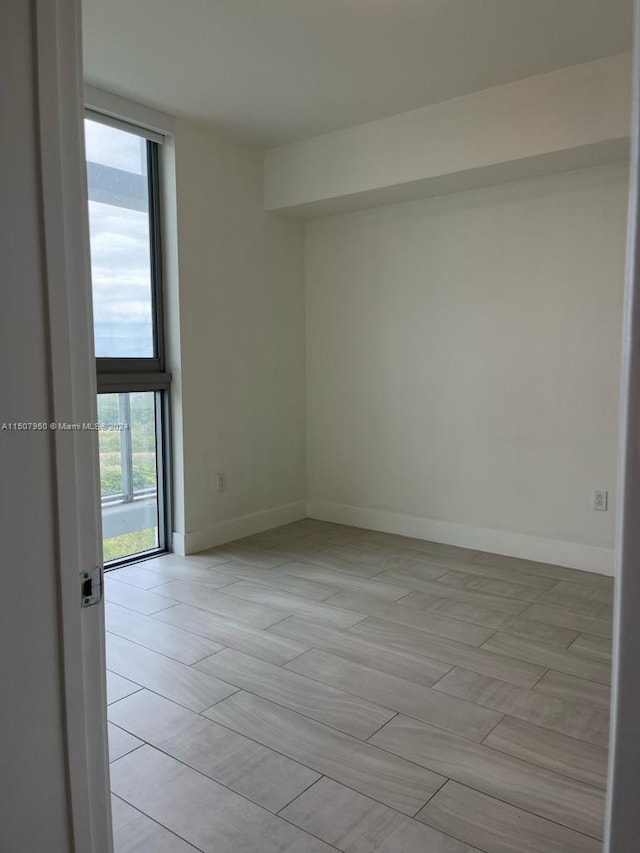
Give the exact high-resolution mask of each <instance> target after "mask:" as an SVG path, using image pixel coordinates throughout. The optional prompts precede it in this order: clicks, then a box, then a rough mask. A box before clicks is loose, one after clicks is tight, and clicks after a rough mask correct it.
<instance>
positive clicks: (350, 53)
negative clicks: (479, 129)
mask: <svg viewBox="0 0 640 853" xmlns="http://www.w3.org/2000/svg"><path fill="white" fill-rule="evenodd" d="M83 15H84V51H85V56H84V63H85V76H86V79H87V82H89V83H92V84H94V85H96V86H100V87H101V88H104V89H108V90H110V91H112V92H115V93H116V94H120V95H124V96H127V97H130V98H132V99H134V100H138V101H140V102H142V103H146V104H148V105H150V106H153V107H156V108H158V109H162V110H164V111H166V112H170V113H173V114H176V115H185V116H190V117H193V118H200V119H204V120H206V121H210V122H214V123H215V124H216V125H218V126H219V127H220V128H221V129H223V130H224V131H226V132H227V133H230V134H232V135H235V136H242V137H249V138H251V139H254V140H256V141H258V142H260V143H262V144H267V145H274V144H278V143H281V142H288V141H291V140H294V139H301V138H305V137H309V136H314V135H316V134H319V133H326V132H329V131H332V130H337V129H339V128H344V127H349V126H351V125H354V124H360V123H362V122H366V121H371V120H374V119H377V118H382V117H384V116H389V115H395V114H396V113H400V112H404V111H405V110H410V109H414V108H416V107H420V106H424V105H426V104H430V103H437V102H438V101H443V100H447V99H448V98H452V97H456V96H458V95H463V94H467V93H469V92H474V91H478V90H479V89H484V88H487V87H489V86H496V85H499V84H501V83H506V82H509V81H511V80H517V79H520V78H522V77H528V76H530V75H533V74H540V73H543V72H545V71H551V70H554V69H556V68H562V67H564V66H567V65H575V64H577V63H580V62H586V61H588V60H591V59H596V58H600V57H603V56H611V55H613V54H615V53H621V52H622V51H625V50H629V49H630V47H631V19H632V0H83Z"/></svg>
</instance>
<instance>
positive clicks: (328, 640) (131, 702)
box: [106, 519, 613, 853]
mask: <svg viewBox="0 0 640 853" xmlns="http://www.w3.org/2000/svg"><path fill="white" fill-rule="evenodd" d="M106 586H107V599H108V600H109V599H110V601H109V603H108V605H107V607H106V614H107V622H108V628H110V629H112V630H111V632H110V633H109V634H108V655H109V658H108V659H109V663H110V665H111V666H112V668H113V670H114V671H113V672H111V671H110V672H109V673H108V676H107V677H108V698H109V700H110V702H111V704H110V705H109V718H110V723H111V725H110V729H111V733H112V734H111V744H110V746H111V753H112V757H114V758H115V760H114V761H113V763H112V765H111V766H112V769H113V778H114V783H115V785H116V786H122V787H121V790H120V792H121V793H122V794H123V795H126V796H127V797H128V798H130V799H131V804H130V805H129V804H126V803H125V802H124V801H123V800H121V799H116V800H115V802H116V804H117V805H116V809H115V811H114V819H115V822H116V824H118V823H119V826H116V833H115V837H116V850H115V853H187V851H188V850H191V849H193V850H196V849H197V850H198V851H200V853H203V851H204V853H210V851H215V853H329V851H333V853H336V851H342V853H413V851H414V850H416V851H417V850H420V851H422V850H425V853H427V851H429V853H471V850H472V848H473V853H596V850H599V849H600V844H599V841H597V840H596V838H595V836H597V835H598V834H599V833H600V831H601V823H602V811H603V802H604V791H603V789H604V785H605V781H606V746H607V745H608V744H607V720H608V711H609V708H608V703H609V688H608V686H606V684H607V683H608V681H609V678H610V639H611V634H612V627H611V604H610V602H611V600H612V589H613V583H612V579H611V578H606V577H603V576H597V575H593V574H588V573H584V572H579V571H577V570H575V569H566V568H564V567H561V566H553V565H547V564H541V563H535V562H530V561H525V560H518V559H514V558H511V557H502V556H500V555H491V554H482V553H480V552H476V551H472V550H468V549H459V548H455V547H453V546H445V545H440V544H438V543H433V542H431V543H430V542H423V541H421V540H417V539H413V538H411V537H406V536H396V535H394V534H386V533H381V532H378V531H371V530H363V529H358V528H354V527H348V526H345V525H339V524H329V523H326V522H320V521H315V520H311V519H306V520H303V521H299V522H294V523H292V524H289V525H285V526H284V527H281V528H278V529H275V530H270V531H266V532H265V533H259V534H255V535H253V536H250V537H247V538H246V539H244V540H239V541H237V542H232V543H229V544H227V545H222V546H218V547H216V548H212V549H209V551H207V552H203V553H201V554H199V555H194V556H188V557H180V556H178V555H173V554H171V555H162V556H160V557H155V558H152V559H150V560H145V561H142V562H140V563H139V564H137V565H132V566H128V567H127V568H124V569H120V570H114V571H113V572H111V573H109V575H108V576H107V580H106ZM365 738H368V740H365ZM141 744H142V745H141ZM129 749H132V751H131V752H127V750H129ZM156 750H158V752H156ZM125 752H126V754H123V753H125ZM117 756H121V757H119V758H118V757H117ZM321 774H324V777H323V778H321ZM447 779H448V781H447ZM443 785H444V787H442V786H443ZM222 786H224V787H222ZM434 795H435V796H434ZM425 803H426V805H425ZM133 806H135V807H136V808H133ZM420 810H421V811H420ZM116 812H117V813H116ZM280 815H283V816H284V817H280ZM418 816H419V818H420V820H416V817H418ZM160 823H163V824H164V826H161V825H160ZM295 823H299V824H300V827H302V828H303V829H301V828H298V827H296V826H294V825H293V824H295ZM431 825H433V827H434V828H432V827H431ZM303 830H310V832H306V831H303ZM178 836H180V837H178ZM315 836H317V837H315ZM465 845H468V846H465ZM474 845H475V847H474Z"/></svg>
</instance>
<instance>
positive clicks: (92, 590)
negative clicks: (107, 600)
mask: <svg viewBox="0 0 640 853" xmlns="http://www.w3.org/2000/svg"><path fill="white" fill-rule="evenodd" d="M101 598H102V573H101V571H100V568H95V569H90V570H89V571H88V572H80V601H81V602H82V607H89V606H90V605H91V604H97V603H98V602H99V601H100V599H101Z"/></svg>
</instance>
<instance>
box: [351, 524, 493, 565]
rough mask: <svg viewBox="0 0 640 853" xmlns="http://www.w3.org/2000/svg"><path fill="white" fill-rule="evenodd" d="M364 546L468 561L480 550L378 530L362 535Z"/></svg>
mask: <svg viewBox="0 0 640 853" xmlns="http://www.w3.org/2000/svg"><path fill="white" fill-rule="evenodd" d="M361 542H362V543H363V546H366V547H371V545H374V546H375V548H376V549H379V548H382V547H386V548H395V549H398V550H401V549H406V550H408V551H411V552H414V553H415V552H418V553H419V554H424V555H427V556H430V557H435V556H438V557H445V558H447V559H450V560H457V561H459V562H466V561H467V560H471V559H472V558H473V557H475V556H477V554H478V553H479V552H478V551H474V550H472V549H471V548H461V547H459V546H458V545H445V544H444V543H443V542H431V541H430V540H427V539H415V538H414V537H412V536H401V535H399V534H397V533H382V532H380V531H377V530H370V531H365V532H364V535H363V536H362V537H361Z"/></svg>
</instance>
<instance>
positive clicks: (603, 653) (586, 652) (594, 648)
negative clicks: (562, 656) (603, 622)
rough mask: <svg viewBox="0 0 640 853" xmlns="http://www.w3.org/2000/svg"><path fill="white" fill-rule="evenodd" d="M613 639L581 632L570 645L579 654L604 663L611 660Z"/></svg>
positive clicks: (570, 648) (571, 649)
mask: <svg viewBox="0 0 640 853" xmlns="http://www.w3.org/2000/svg"><path fill="white" fill-rule="evenodd" d="M611 645H612V644H611V640H606V639H605V638H604V637H594V636H593V635H592V634H580V636H579V637H578V638H577V639H576V640H575V641H574V642H573V643H571V645H570V646H569V650H570V651H572V652H575V653H576V654H577V655H583V656H584V657H587V658H593V660H599V661H602V662H603V663H610V662H611Z"/></svg>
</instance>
